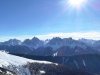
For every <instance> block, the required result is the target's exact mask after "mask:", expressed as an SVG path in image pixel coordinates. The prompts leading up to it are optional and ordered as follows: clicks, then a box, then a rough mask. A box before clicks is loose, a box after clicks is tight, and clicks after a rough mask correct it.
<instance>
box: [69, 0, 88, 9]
mask: <svg viewBox="0 0 100 75" xmlns="http://www.w3.org/2000/svg"><path fill="white" fill-rule="evenodd" d="M85 3H86V0H68V4H69V5H70V6H72V7H75V8H78V9H79V8H81V6H82V5H84V4H85Z"/></svg>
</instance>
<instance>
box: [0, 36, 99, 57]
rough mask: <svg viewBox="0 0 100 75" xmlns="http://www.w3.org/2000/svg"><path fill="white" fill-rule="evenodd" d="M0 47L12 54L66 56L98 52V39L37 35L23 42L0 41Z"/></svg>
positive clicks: (12, 40)
mask: <svg viewBox="0 0 100 75" xmlns="http://www.w3.org/2000/svg"><path fill="white" fill-rule="evenodd" d="M0 49H1V50H5V51H8V52H10V53H12V54H28V55H36V56H53V55H55V53H56V55H57V56H67V55H72V54H73V55H77V54H84V53H85V54H87V53H100V41H99V40H89V39H79V40H74V39H72V38H63V39H62V38H59V37H54V38H52V39H48V40H46V41H43V40H40V39H38V38H37V37H33V38H32V39H26V40H24V41H23V42H21V41H20V40H17V39H10V40H8V41H5V42H1V43H0Z"/></svg>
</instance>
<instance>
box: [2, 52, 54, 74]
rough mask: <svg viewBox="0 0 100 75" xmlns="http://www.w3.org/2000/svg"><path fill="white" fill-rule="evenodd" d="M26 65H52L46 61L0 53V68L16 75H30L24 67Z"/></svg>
mask: <svg viewBox="0 0 100 75" xmlns="http://www.w3.org/2000/svg"><path fill="white" fill-rule="evenodd" d="M28 63H43V64H53V63H52V62H48V61H38V60H31V59H27V58H23V57H19V56H15V55H11V54H8V53H7V52H4V51H0V67H2V68H5V69H8V70H10V71H12V72H14V73H16V74H17V75H31V73H30V71H29V68H27V67H24V66H25V65H27V64H28Z"/></svg>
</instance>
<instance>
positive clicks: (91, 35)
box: [0, 32, 100, 41]
mask: <svg viewBox="0 0 100 75" xmlns="http://www.w3.org/2000/svg"><path fill="white" fill-rule="evenodd" d="M34 36H35V37H38V38H39V39H41V40H46V39H51V38H53V37H60V38H69V37H72V38H73V39H76V40H77V39H81V38H85V39H93V40H100V32H71V33H50V34H46V35H22V36H10V37H8V36H7V37H6V36H1V37H0V41H6V40H9V39H14V38H16V39H19V40H21V41H24V40H25V39H32V38H33V37H34Z"/></svg>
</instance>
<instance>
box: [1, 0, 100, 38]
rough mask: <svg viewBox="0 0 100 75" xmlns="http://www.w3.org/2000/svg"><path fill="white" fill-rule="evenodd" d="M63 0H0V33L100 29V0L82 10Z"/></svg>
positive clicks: (14, 33) (65, 31)
mask: <svg viewBox="0 0 100 75" xmlns="http://www.w3.org/2000/svg"><path fill="white" fill-rule="evenodd" d="M63 1H65V0H0V36H5V37H8V36H21V35H33V36H34V35H42V34H43V35H45V34H49V33H68V32H91V31H95V32H100V0H88V2H87V3H86V4H84V7H81V10H76V9H75V8H72V7H68V5H67V3H64V2H63ZM66 1H68V0H66ZM66 1H65V2H66ZM65 4H66V5H65Z"/></svg>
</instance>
